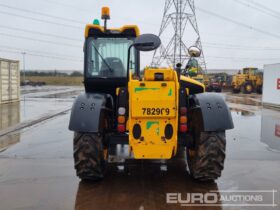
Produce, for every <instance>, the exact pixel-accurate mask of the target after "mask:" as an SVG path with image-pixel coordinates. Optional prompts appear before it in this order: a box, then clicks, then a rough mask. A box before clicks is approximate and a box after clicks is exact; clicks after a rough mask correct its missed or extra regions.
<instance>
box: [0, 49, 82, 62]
mask: <svg viewBox="0 0 280 210" xmlns="http://www.w3.org/2000/svg"><path fill="white" fill-rule="evenodd" d="M0 51H2V52H5V53H13V54H22V51H16V50H7V49H0ZM26 54H27V55H31V56H36V57H42V58H50V59H57V60H67V61H73V62H82V60H75V59H70V58H62V57H56V56H49V55H41V54H36V53H30V52H29V53H26Z"/></svg>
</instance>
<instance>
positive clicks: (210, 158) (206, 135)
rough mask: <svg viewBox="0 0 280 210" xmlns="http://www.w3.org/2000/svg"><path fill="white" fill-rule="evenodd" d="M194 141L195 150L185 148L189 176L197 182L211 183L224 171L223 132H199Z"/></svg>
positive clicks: (224, 146)
mask: <svg viewBox="0 0 280 210" xmlns="http://www.w3.org/2000/svg"><path fill="white" fill-rule="evenodd" d="M194 141H195V148H193V149H188V148H187V159H188V167H189V171H190V175H191V176H192V177H193V178H194V179H196V180H198V181H203V182H212V181H214V180H216V179H217V178H219V177H220V176H221V173H222V170H223V169H224V160H225V149H226V140H225V131H221V132H201V133H200V135H198V136H197V137H196V139H194Z"/></svg>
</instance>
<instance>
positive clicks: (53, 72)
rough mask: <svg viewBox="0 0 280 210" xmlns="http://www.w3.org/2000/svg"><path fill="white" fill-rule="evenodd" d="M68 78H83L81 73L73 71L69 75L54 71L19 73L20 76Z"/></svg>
mask: <svg viewBox="0 0 280 210" xmlns="http://www.w3.org/2000/svg"><path fill="white" fill-rule="evenodd" d="M24 74H25V76H55V77H58V76H70V77H79V76H83V73H82V72H80V71H73V72H71V73H70V74H68V73H65V72H60V71H57V70H54V71H25V72H24V71H20V75H21V76H23V75H24Z"/></svg>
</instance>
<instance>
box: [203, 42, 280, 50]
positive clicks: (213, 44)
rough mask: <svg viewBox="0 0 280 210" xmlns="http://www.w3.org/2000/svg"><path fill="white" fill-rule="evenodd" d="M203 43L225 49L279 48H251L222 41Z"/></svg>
mask: <svg viewBox="0 0 280 210" xmlns="http://www.w3.org/2000/svg"><path fill="white" fill-rule="evenodd" d="M203 44H204V45H208V46H214V47H217V48H225V49H242V50H258V51H260V50H272V51H273V50H276V51H277V50H280V48H270V47H263V48H260V47H258V48H254V47H253V48H252V46H246V45H233V44H224V43H214V42H203Z"/></svg>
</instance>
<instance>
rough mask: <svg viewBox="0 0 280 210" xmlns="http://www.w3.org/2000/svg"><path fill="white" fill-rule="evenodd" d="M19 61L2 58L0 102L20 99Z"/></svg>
mask: <svg viewBox="0 0 280 210" xmlns="http://www.w3.org/2000/svg"><path fill="white" fill-rule="evenodd" d="M19 99H20V72H19V61H15V60H8V59H2V58H0V104H3V103H10V102H15V101H19Z"/></svg>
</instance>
